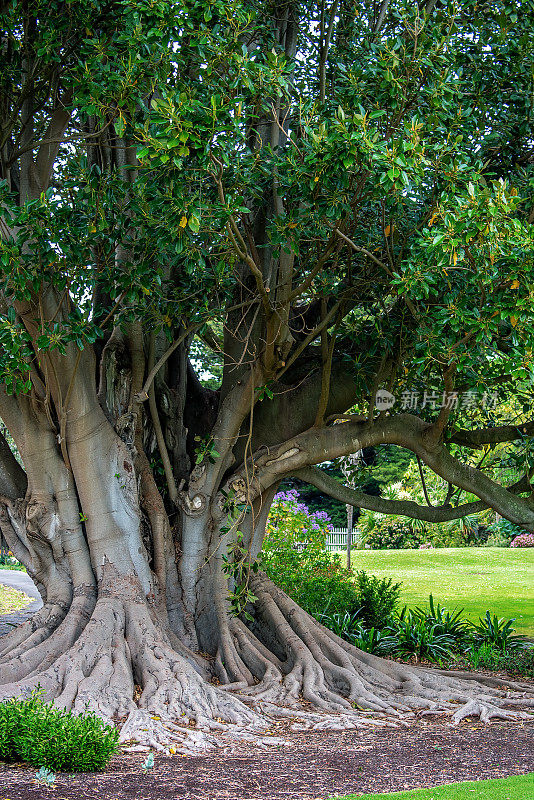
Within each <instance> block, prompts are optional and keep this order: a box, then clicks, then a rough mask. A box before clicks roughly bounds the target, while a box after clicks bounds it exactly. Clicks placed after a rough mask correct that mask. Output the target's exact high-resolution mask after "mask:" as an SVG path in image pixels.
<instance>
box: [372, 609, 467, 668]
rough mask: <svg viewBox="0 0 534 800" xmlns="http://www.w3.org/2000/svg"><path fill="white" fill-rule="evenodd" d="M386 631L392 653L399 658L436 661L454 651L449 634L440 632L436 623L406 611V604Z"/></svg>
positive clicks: (452, 640) (453, 644)
mask: <svg viewBox="0 0 534 800" xmlns="http://www.w3.org/2000/svg"><path fill="white" fill-rule="evenodd" d="M386 632H387V633H389V637H388V638H389V641H390V644H391V653H392V655H396V656H399V657H400V658H411V657H415V659H416V661H422V660H423V659H426V660H427V661H438V660H439V659H442V658H445V657H447V656H450V655H451V654H452V653H453V652H454V647H455V642H454V638H453V637H452V636H451V635H450V634H447V633H442V632H440V627H439V625H438V624H437V623H435V622H432V621H429V620H428V619H426V618H421V617H420V616H418V615H417V614H414V612H413V611H408V610H407V608H406V606H404V608H403V609H402V611H401V613H400V615H399V617H398V618H397V619H396V620H395V622H394V623H393V624H392V625H390V626H389V627H388V628H387V629H386Z"/></svg>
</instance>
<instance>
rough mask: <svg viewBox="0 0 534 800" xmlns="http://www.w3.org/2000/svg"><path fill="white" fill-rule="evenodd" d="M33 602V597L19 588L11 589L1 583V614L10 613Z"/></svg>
mask: <svg viewBox="0 0 534 800" xmlns="http://www.w3.org/2000/svg"><path fill="white" fill-rule="evenodd" d="M28 603H31V598H30V597H28V596H27V595H25V594H24V593H23V592H19V591H17V589H10V588H9V587H8V586H2V585H1V584H0V614H10V613H11V612H12V611H17V609H19V608H24V607H25V606H27V605H28Z"/></svg>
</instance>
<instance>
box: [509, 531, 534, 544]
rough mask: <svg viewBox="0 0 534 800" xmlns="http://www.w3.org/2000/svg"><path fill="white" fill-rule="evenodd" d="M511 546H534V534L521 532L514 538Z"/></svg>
mask: <svg viewBox="0 0 534 800" xmlns="http://www.w3.org/2000/svg"><path fill="white" fill-rule="evenodd" d="M510 547H534V534H532V533H521V534H520V535H519V536H516V537H515V539H513V540H512V542H511V543H510Z"/></svg>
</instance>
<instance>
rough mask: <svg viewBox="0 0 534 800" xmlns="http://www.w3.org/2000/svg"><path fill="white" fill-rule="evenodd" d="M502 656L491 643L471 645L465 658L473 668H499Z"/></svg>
mask: <svg viewBox="0 0 534 800" xmlns="http://www.w3.org/2000/svg"><path fill="white" fill-rule="evenodd" d="M501 656H502V653H500V652H499V651H498V650H495V648H494V647H492V645H491V644H487V643H486V644H480V645H476V644H473V645H471V648H470V649H469V650H468V651H467V653H466V654H465V660H466V661H467V663H468V664H469V666H471V667H473V669H499V666H500V663H501Z"/></svg>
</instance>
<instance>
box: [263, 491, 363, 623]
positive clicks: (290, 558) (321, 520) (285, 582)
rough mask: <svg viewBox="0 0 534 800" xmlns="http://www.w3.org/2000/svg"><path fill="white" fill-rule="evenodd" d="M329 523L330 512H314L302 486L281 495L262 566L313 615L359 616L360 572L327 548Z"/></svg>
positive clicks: (274, 509)
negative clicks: (300, 491)
mask: <svg viewBox="0 0 534 800" xmlns="http://www.w3.org/2000/svg"><path fill="white" fill-rule="evenodd" d="M329 527H330V519H329V517H328V514H326V513H325V512H321V511H319V512H310V510H309V509H308V507H307V506H306V505H305V504H304V503H302V502H300V498H299V495H298V492H297V491H296V490H291V491H289V492H280V493H278V494H277V495H276V496H275V498H274V502H273V505H272V507H271V513H270V514H269V519H268V521H267V527H266V535H265V540H264V545H263V553H262V566H263V568H264V569H265V571H266V572H267V574H268V575H269V577H270V578H272V579H273V580H274V581H276V583H277V584H278V586H280V588H281V589H283V590H284V592H286V593H287V594H289V595H290V597H292V598H293V600H295V602H297V603H298V604H299V605H300V606H302V608H304V610H305V611H307V612H308V613H309V614H312V615H313V616H319V615H320V614H322V613H328V614H330V615H332V614H334V615H335V614H344V613H345V612H348V613H349V614H356V613H357V611H358V609H359V607H360V605H359V599H358V593H357V590H356V585H355V583H354V576H353V574H352V572H351V571H350V570H348V569H346V568H345V567H343V565H342V563H341V559H340V557H339V556H338V555H330V554H328V553H327V552H326V550H325V540H326V535H327V533H328V530H329Z"/></svg>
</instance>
